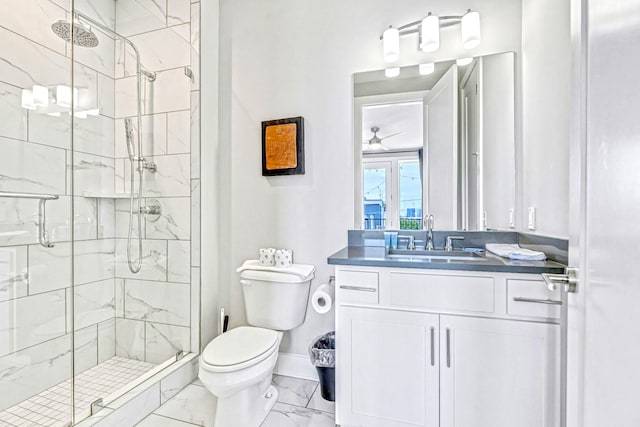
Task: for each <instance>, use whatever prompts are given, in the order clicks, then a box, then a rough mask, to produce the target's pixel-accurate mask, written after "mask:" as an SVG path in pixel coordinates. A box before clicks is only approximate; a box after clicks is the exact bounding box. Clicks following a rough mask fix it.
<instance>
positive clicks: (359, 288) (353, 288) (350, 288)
mask: <svg viewBox="0 0 640 427" xmlns="http://www.w3.org/2000/svg"><path fill="white" fill-rule="evenodd" d="M340 289H345V290H348V291H361V292H376V291H377V289H376V288H367V287H366V286H350V285H340Z"/></svg>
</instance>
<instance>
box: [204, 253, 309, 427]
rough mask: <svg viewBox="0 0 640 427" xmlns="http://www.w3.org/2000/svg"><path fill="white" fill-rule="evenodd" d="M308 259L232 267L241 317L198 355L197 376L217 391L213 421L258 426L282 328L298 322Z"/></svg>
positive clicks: (269, 394)
mask: <svg viewBox="0 0 640 427" xmlns="http://www.w3.org/2000/svg"><path fill="white" fill-rule="evenodd" d="M314 271H315V267H314V266H312V265H303V264H293V265H291V266H290V267H287V268H278V267H270V266H267V267H265V266H262V265H260V262H259V261H256V260H250V261H246V262H245V263H244V264H243V265H242V267H240V268H239V269H238V272H239V273H240V278H241V280H240V284H241V285H242V293H243V296H244V304H245V312H246V315H247V322H248V323H249V324H250V325H251V326H240V327H237V328H235V329H232V330H230V331H228V332H226V333H223V334H222V335H219V336H218V337H216V338H214V339H213V341H211V342H210V343H209V344H208V345H207V347H206V348H205V349H204V351H203V352H202V355H201V356H200V371H199V373H198V377H199V378H200V380H201V381H202V383H203V384H204V386H205V387H206V388H207V389H208V390H209V391H210V392H211V393H212V394H213V395H215V396H216V397H217V399H218V401H217V404H216V409H215V411H216V414H215V421H214V426H215V427H259V426H260V424H261V423H262V421H264V419H265V418H266V416H267V414H268V413H269V411H270V410H271V408H273V405H274V404H275V403H276V399H277V397H278V391H277V390H276V388H275V387H274V386H272V385H271V377H272V374H273V368H274V367H275V365H276V361H277V359H278V347H279V346H280V341H281V340H282V335H283V332H282V331H289V330H291V329H295V328H297V327H298V326H300V325H302V323H304V318H305V315H306V310H307V304H308V301H309V289H310V285H311V280H312V279H313V277H314Z"/></svg>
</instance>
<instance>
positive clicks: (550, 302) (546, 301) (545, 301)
mask: <svg viewBox="0 0 640 427" xmlns="http://www.w3.org/2000/svg"><path fill="white" fill-rule="evenodd" d="M513 300H514V301H516V302H532V303H534V304H548V305H562V301H556V300H552V299H537V298H523V297H515V298H514V299H513Z"/></svg>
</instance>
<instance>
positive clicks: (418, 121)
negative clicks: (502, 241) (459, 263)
mask: <svg viewBox="0 0 640 427" xmlns="http://www.w3.org/2000/svg"><path fill="white" fill-rule="evenodd" d="M514 70H515V58H514V53H512V52H507V53H500V54H494V55H486V56H481V57H476V58H469V59H468V61H467V63H464V62H461V61H458V62H456V61H443V62H437V63H435V64H432V65H428V66H427V67H425V66H409V67H403V68H401V69H400V74H399V75H398V76H397V77H393V78H388V77H386V76H385V72H384V70H378V71H370V72H363V73H356V74H355V75H354V78H353V82H354V88H353V89H354V90H353V93H354V150H355V151H354V152H355V154H356V155H355V165H354V171H355V179H354V182H355V201H354V202H355V227H356V228H359V229H422V228H423V224H424V217H425V216H426V215H427V214H432V215H434V218H435V226H436V227H437V228H438V229H442V230H470V231H473V230H492V229H497V230H507V229H511V228H513V227H514V225H515V218H514V209H515V181H516V172H515V72H514Z"/></svg>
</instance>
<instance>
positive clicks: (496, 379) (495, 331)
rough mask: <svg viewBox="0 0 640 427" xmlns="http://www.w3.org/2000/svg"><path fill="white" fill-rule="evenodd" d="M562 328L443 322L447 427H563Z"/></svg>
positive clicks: (469, 319)
mask: <svg viewBox="0 0 640 427" xmlns="http://www.w3.org/2000/svg"><path fill="white" fill-rule="evenodd" d="M559 338H560V327H559V326H558V325H552V324H545V323H533V322H519V321H512V320H498V319H482V318H474V317H460V316H440V426H441V427H454V426H455V427H558V426H559V425H560V405H559V396H560V372H559V369H560V364H559V357H558V356H559Z"/></svg>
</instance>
